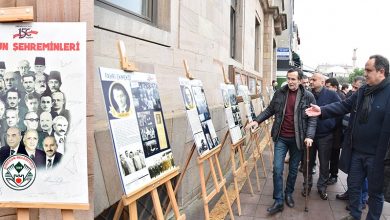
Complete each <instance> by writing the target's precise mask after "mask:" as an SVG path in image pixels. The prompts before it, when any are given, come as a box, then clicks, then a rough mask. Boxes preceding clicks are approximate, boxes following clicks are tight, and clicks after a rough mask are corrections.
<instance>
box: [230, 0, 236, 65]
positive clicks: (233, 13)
mask: <svg viewBox="0 0 390 220" xmlns="http://www.w3.org/2000/svg"><path fill="white" fill-rule="evenodd" d="M236 6H237V3H236V1H235V0H232V1H231V7H230V57H231V58H233V59H234V58H236V20H237V19H236Z"/></svg>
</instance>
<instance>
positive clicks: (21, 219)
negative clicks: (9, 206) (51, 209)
mask: <svg viewBox="0 0 390 220" xmlns="http://www.w3.org/2000/svg"><path fill="white" fill-rule="evenodd" d="M17 219H18V220H29V219H30V210H29V209H17Z"/></svg>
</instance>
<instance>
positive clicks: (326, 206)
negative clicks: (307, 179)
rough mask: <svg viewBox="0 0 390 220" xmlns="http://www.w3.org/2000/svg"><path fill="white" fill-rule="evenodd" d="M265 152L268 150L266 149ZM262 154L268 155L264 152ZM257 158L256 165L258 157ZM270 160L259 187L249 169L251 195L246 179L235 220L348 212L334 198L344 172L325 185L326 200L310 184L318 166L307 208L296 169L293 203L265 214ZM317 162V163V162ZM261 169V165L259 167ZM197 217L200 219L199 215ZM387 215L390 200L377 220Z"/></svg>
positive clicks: (313, 219) (334, 215) (340, 190)
mask: <svg viewBox="0 0 390 220" xmlns="http://www.w3.org/2000/svg"><path fill="white" fill-rule="evenodd" d="M267 153H268V152H267ZM265 158H268V157H267V156H265ZM258 162H259V164H258V165H259V167H261V165H260V161H258ZM269 164H270V163H269V162H268V161H267V163H266V167H267V173H268V176H267V177H266V178H262V179H261V180H260V185H261V188H260V191H258V190H257V187H256V177H255V173H254V172H255V170H254V169H253V170H252V172H251V175H250V178H251V180H252V184H253V189H254V195H253V196H252V195H251V193H250V190H249V185H248V181H247V182H246V183H245V185H244V187H243V188H242V190H241V192H240V198H241V210H242V214H241V216H238V211H237V204H236V202H234V204H233V206H232V208H233V213H234V219H236V220H261V219H286V220H287V219H288V220H294V219H297V220H298V219H299V220H302V219H310V220H316V219H318V220H324V219H326V220H331V219H334V220H338V219H341V218H343V217H345V216H348V214H349V212H348V211H347V210H345V207H346V206H347V201H340V200H336V194H339V193H344V192H345V190H346V189H347V175H346V174H344V173H343V172H341V171H340V172H339V178H338V181H337V183H336V184H334V185H330V186H328V189H327V192H328V197H329V198H328V200H322V199H321V198H320V196H319V194H318V193H317V190H316V188H315V187H314V186H316V183H317V179H318V166H317V172H316V174H315V175H314V177H313V180H314V184H313V188H312V192H311V193H310V196H309V197H308V210H309V211H308V212H305V211H304V208H305V198H304V197H302V195H301V191H302V188H303V187H302V183H303V175H302V173H301V172H299V173H298V177H297V181H296V184H295V191H294V193H293V198H294V200H295V207H294V208H289V207H288V206H287V205H285V206H284V210H283V211H282V212H279V213H277V214H275V215H272V216H270V215H268V213H267V208H268V207H269V206H271V205H272V204H273V202H274V200H273V198H272V193H273V181H272V169H271V167H270V165H269ZM317 164H318V163H317ZM260 170H261V169H260ZM260 170H259V174H260V175H262V172H261V171H260ZM286 171H288V164H287V163H285V169H284V180H286V178H287V172H286ZM367 211H368V208H366V209H365V210H363V215H362V219H365V218H366V215H367ZM199 219H202V217H200V218H199ZM225 219H226V220H229V219H230V217H229V215H227V216H226V217H225ZM382 219H383V220H385V219H389V220H390V203H387V202H385V204H384V207H383V212H382V216H381V220H382Z"/></svg>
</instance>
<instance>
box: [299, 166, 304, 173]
mask: <svg viewBox="0 0 390 220" xmlns="http://www.w3.org/2000/svg"><path fill="white" fill-rule="evenodd" d="M298 170H299V172H301V173H303V165H300V166H299V169H298Z"/></svg>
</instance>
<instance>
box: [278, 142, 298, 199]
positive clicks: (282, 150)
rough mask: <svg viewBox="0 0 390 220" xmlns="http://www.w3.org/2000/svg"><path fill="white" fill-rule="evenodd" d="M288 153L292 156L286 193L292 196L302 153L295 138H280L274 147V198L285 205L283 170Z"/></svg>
mask: <svg viewBox="0 0 390 220" xmlns="http://www.w3.org/2000/svg"><path fill="white" fill-rule="evenodd" d="M287 151H289V154H290V160H289V171H288V177H287V182H286V189H285V191H284V193H285V194H286V195H291V194H292V193H293V192H294V186H295V181H296V180H297V174H298V165H299V161H300V160H301V156H302V151H300V150H298V148H297V144H296V142H295V137H293V138H283V137H279V138H278V140H277V141H276V143H275V147H274V157H275V158H274V167H273V181H274V193H273V198H274V199H275V200H276V202H277V203H279V204H282V203H283V198H284V194H283V169H284V159H285V157H286V154H287Z"/></svg>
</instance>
